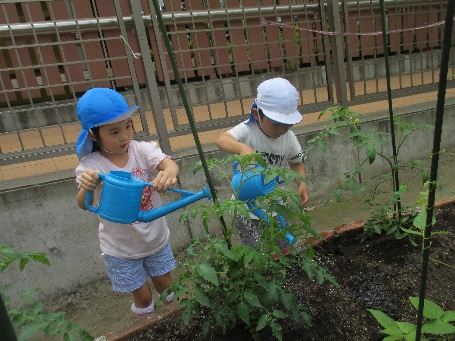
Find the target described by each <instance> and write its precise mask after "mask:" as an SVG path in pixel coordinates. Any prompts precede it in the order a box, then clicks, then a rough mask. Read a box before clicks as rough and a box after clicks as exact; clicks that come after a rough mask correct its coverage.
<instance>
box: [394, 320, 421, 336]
mask: <svg viewBox="0 0 455 341" xmlns="http://www.w3.org/2000/svg"><path fill="white" fill-rule="evenodd" d="M397 326H398V328H399V329H400V331H401V332H402V333H403V334H409V333H412V332H415V330H416V326H415V325H414V324H412V323H409V322H397Z"/></svg>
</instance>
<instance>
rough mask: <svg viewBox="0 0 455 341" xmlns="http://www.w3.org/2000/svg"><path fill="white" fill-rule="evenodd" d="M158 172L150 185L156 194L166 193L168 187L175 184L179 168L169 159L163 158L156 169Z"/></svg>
mask: <svg viewBox="0 0 455 341" xmlns="http://www.w3.org/2000/svg"><path fill="white" fill-rule="evenodd" d="M157 169H158V170H160V172H159V173H158V175H157V176H156V178H155V179H153V181H152V184H153V188H155V189H156V190H157V191H158V192H166V191H167V189H168V188H169V186H174V185H175V184H176V183H177V174H178V173H179V167H178V166H177V164H176V163H175V162H174V161H173V160H171V159H170V158H168V157H167V158H164V159H163V160H162V161H161V162H160V164H159V165H158V167H157Z"/></svg>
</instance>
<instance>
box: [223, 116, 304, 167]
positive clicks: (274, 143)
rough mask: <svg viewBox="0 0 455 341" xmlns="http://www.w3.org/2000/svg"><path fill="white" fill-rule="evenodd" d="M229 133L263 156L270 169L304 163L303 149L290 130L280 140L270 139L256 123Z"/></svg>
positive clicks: (249, 123) (235, 128) (234, 129)
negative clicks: (288, 164)
mask: <svg viewBox="0 0 455 341" xmlns="http://www.w3.org/2000/svg"><path fill="white" fill-rule="evenodd" d="M228 133H229V134H231V135H232V137H233V138H234V139H236V140H237V141H239V142H242V143H245V144H246V145H247V146H249V147H251V148H253V149H254V150H256V152H257V153H260V154H262V156H263V157H264V159H265V161H266V162H267V165H268V166H269V167H271V166H274V167H285V166H286V165H287V163H288V162H290V163H299V162H302V156H303V150H302V147H301V146H300V143H299V141H298V140H297V137H296V136H295V134H294V133H293V132H292V131H290V130H288V131H287V132H286V134H284V135H282V136H280V137H278V138H270V137H268V136H267V135H265V134H264V133H263V132H262V131H261V130H260V129H259V127H258V125H257V123H256V121H250V122H248V123H240V124H238V125H236V126H235V127H234V128H232V129H231V130H228Z"/></svg>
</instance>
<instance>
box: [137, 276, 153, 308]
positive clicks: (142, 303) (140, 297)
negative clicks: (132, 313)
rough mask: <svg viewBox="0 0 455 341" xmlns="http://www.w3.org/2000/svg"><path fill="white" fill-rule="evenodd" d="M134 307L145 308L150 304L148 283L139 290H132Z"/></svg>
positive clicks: (150, 296)
mask: <svg viewBox="0 0 455 341" xmlns="http://www.w3.org/2000/svg"><path fill="white" fill-rule="evenodd" d="M132 294H133V299H134V305H135V306H136V307H137V308H147V307H149V306H150V305H151V304H152V301H153V299H152V289H151V288H150V285H149V283H148V282H145V283H144V284H143V285H142V286H141V287H140V288H139V289H136V290H133V291H132Z"/></svg>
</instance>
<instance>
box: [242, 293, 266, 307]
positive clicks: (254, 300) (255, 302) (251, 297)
mask: <svg viewBox="0 0 455 341" xmlns="http://www.w3.org/2000/svg"><path fill="white" fill-rule="evenodd" d="M243 297H244V299H245V301H247V302H248V303H249V304H251V305H252V306H253V307H258V308H261V307H262V304H261V301H259V298H258V296H257V295H256V294H255V293H254V292H252V291H245V293H244V295H243Z"/></svg>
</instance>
